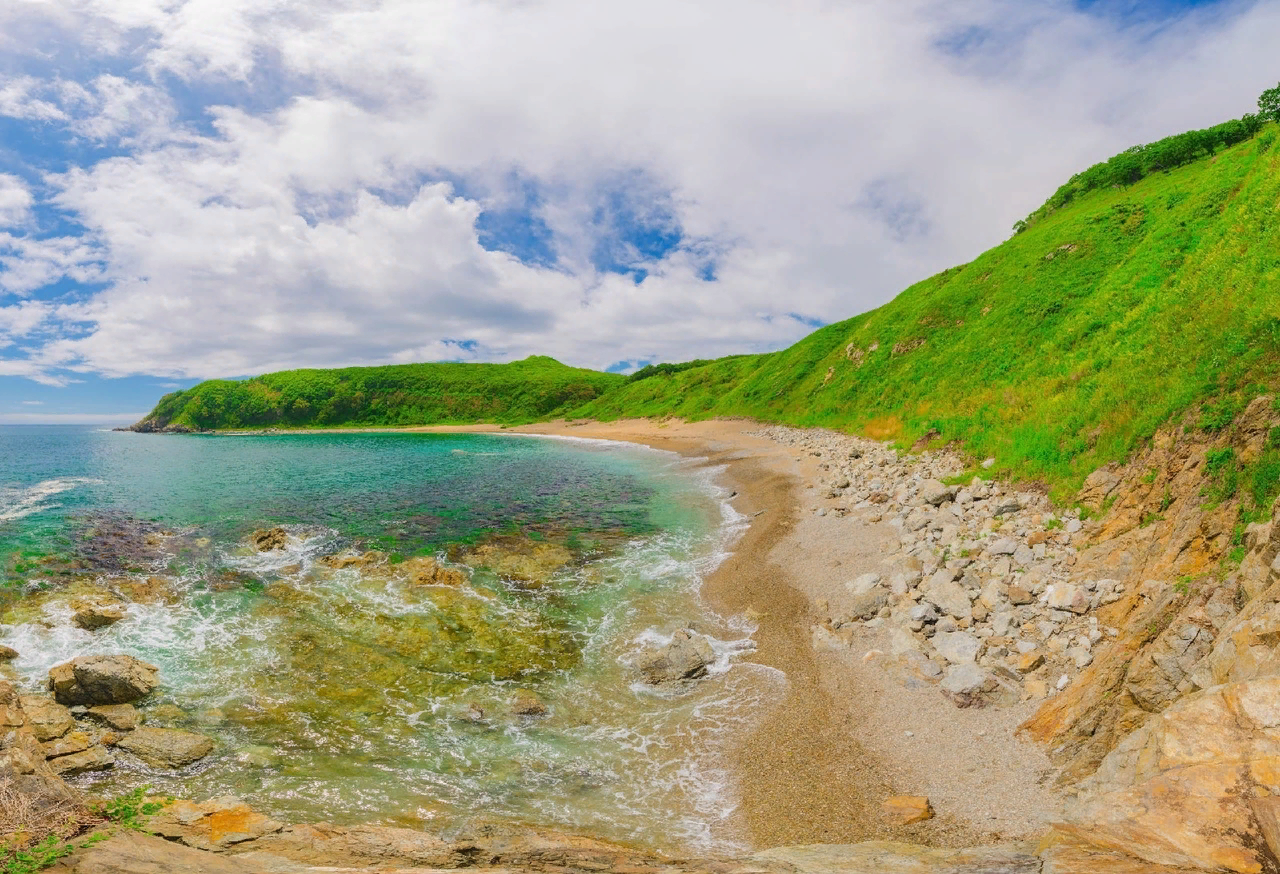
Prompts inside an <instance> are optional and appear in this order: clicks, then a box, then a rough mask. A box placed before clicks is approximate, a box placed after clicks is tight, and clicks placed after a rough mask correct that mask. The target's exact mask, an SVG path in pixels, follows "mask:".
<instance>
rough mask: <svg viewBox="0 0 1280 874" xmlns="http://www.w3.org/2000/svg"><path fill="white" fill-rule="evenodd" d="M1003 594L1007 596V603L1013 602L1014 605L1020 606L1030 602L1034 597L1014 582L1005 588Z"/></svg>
mask: <svg viewBox="0 0 1280 874" xmlns="http://www.w3.org/2000/svg"><path fill="white" fill-rule="evenodd" d="M1005 594H1006V595H1007V596H1008V598H1009V603H1011V604H1013V605H1014V606H1015V607H1021V606H1023V605H1024V604H1030V603H1031V602H1033V601H1034V600H1035V599H1036V596H1035V595H1033V594H1031V593H1030V592H1029V591H1027V590H1026V589H1024V588H1023V587H1022V586H1019V585H1016V584H1015V585H1012V586H1009V588H1008V589H1006V590H1005Z"/></svg>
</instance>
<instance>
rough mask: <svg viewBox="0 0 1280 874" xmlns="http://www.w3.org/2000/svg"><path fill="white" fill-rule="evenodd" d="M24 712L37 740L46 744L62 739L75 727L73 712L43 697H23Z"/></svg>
mask: <svg viewBox="0 0 1280 874" xmlns="http://www.w3.org/2000/svg"><path fill="white" fill-rule="evenodd" d="M20 700H21V702H22V710H23V712H24V713H25V714H26V717H27V725H28V727H30V729H31V732H32V733H33V734H34V735H35V737H36V740H38V741H41V742H45V741H51V740H54V739H55V738H59V737H62V736H63V735H64V734H66V733H67V732H69V731H70V730H71V728H72V726H74V725H75V720H74V719H73V718H72V716H71V711H70V710H68V709H67V708H65V707H63V706H62V705H61V704H58V703H56V702H55V701H52V700H50V699H49V698H45V697H44V696H42V695H23V696H22V697H21V699H20Z"/></svg>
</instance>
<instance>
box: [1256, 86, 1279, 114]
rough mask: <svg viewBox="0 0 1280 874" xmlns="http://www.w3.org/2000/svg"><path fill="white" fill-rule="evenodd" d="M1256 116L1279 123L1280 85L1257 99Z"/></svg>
mask: <svg viewBox="0 0 1280 874" xmlns="http://www.w3.org/2000/svg"><path fill="white" fill-rule="evenodd" d="M1258 115H1260V116H1262V117H1263V118H1266V119H1270V120H1271V121H1280V85H1276V87H1274V88H1268V89H1267V90H1266V91H1263V92H1262V96H1261V97H1259V98H1258Z"/></svg>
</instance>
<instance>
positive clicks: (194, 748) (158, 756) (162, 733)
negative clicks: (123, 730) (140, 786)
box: [117, 725, 213, 768]
mask: <svg viewBox="0 0 1280 874" xmlns="http://www.w3.org/2000/svg"><path fill="white" fill-rule="evenodd" d="M117 746H119V747H120V748H121V749H124V750H128V751H129V752H131V753H133V754H134V755H135V756H137V757H138V758H140V759H142V761H144V762H146V763H147V764H148V765H151V766H152V767H155V768H182V767H185V766H187V765H190V764H191V763H192V762H196V761H199V760H200V759H203V758H204V757H205V756H207V755H209V753H211V752H213V740H212V739H211V738H208V737H205V736H204V735H202V734H196V733H195V732H191V731H182V730H180V729H174V728H152V727H151V726H149V725H144V726H141V727H139V728H137V729H135V730H134V731H132V732H130V733H129V734H127V735H125V736H124V737H123V738H121V739H120V742H119V743H118V744H117Z"/></svg>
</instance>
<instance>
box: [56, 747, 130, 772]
mask: <svg viewBox="0 0 1280 874" xmlns="http://www.w3.org/2000/svg"><path fill="white" fill-rule="evenodd" d="M115 763H116V761H115V759H113V758H111V753H109V752H107V749H106V747H101V746H96V747H89V749H87V750H84V751H83V752H79V753H72V754H71V755H69V756H59V757H58V758H56V759H50V760H49V767H51V768H53V770H54V773H56V774H59V775H61V776H63V777H73V776H75V775H76V774H84V773H87V772H89V771H105V770H108V769H109V768H113V767H115Z"/></svg>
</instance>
